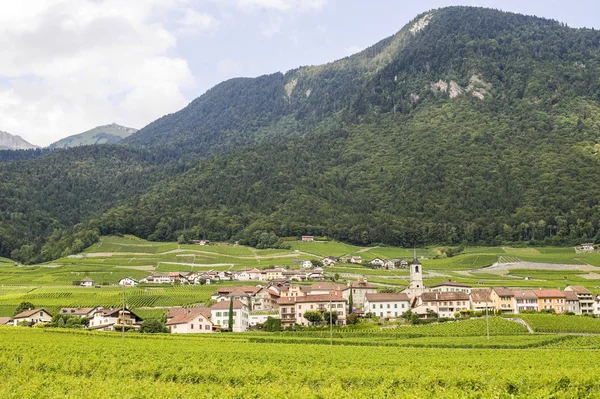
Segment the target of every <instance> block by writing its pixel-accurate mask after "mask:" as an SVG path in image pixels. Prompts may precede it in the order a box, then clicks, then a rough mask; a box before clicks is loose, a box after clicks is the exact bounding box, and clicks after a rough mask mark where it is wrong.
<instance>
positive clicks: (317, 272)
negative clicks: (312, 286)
mask: <svg viewBox="0 0 600 399" xmlns="http://www.w3.org/2000/svg"><path fill="white" fill-rule="evenodd" d="M305 279H306V280H323V279H325V275H324V274H323V269H321V268H316V269H314V270H307V271H306V273H305Z"/></svg>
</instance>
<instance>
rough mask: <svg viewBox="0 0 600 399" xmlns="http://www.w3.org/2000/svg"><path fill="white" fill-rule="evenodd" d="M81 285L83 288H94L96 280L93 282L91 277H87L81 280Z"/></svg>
mask: <svg viewBox="0 0 600 399" xmlns="http://www.w3.org/2000/svg"><path fill="white" fill-rule="evenodd" d="M80 284H81V286H82V287H93V286H94V280H92V279H91V278H89V277H86V278H84V279H83V280H81V283H80Z"/></svg>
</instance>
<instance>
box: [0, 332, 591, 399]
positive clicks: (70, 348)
mask: <svg viewBox="0 0 600 399" xmlns="http://www.w3.org/2000/svg"><path fill="white" fill-rule="evenodd" d="M261 337H263V339H264V338H267V339H264V340H263V341H262V342H260V341H259V338H257V337H256V336H252V335H250V334H238V335H227V334H216V335H212V336H205V337H201V336H143V335H128V336H127V337H126V338H125V340H122V339H121V337H120V335H119V334H111V333H92V332H63V331H58V330H54V331H53V330H43V329H26V328H18V327H17V328H15V327H12V328H10V327H8V328H0V379H1V380H2V384H0V397H2V398H24V397H27V398H81V397H87V398H106V397H119V398H125V399H128V398H158V397H162V398H192V397H202V398H277V399H279V398H414V397H429V398H434V397H435V398H476V397H478V398H490V397H494V398H534V397H535V398H546V397H553V398H594V397H598V396H599V395H600V380H599V379H598V374H599V373H600V364H599V363H598V362H597V359H598V356H599V354H600V353H599V352H598V351H597V350H586V351H572V350H569V349H570V346H569V344H570V343H571V342H573V343H574V345H575V347H584V348H585V347H587V346H588V345H590V344H589V342H587V343H586V341H578V342H574V341H575V339H570V340H565V339H560V340H559V339H557V338H554V339H552V338H551V337H541V338H538V337H534V338H531V337H527V336H524V337H522V338H521V337H494V338H493V340H491V341H490V343H487V342H488V341H487V340H484V338H482V337H470V338H460V340H461V341H465V342H466V343H467V344H470V345H474V346H475V347H476V348H477V349H452V348H446V347H444V345H452V344H453V342H454V343H455V342H456V338H441V339H440V338H438V339H432V338H423V339H420V341H419V339H417V340H415V341H417V342H415V343H414V345H415V346H414V347H399V346H386V345H384V344H383V343H382V344H381V345H374V346H369V347H368V348H365V347H364V346H361V344H362V343H364V342H365V340H360V339H358V340H357V341H356V344H353V343H352V342H346V343H344V344H341V345H337V344H336V345H334V346H333V347H329V346H325V345H324V343H326V340H325V341H321V342H319V343H317V344H311V343H308V342H303V341H298V342H295V338H293V337H290V338H281V337H279V338H278V337H277V336H275V335H272V334H268V333H265V334H263V335H261ZM269 338H270V339H272V340H275V339H280V340H281V339H283V341H281V342H280V343H274V342H269ZM582 339H583V338H582ZM452 340H454V341H452ZM396 341H397V342H398V343H400V342H402V341H410V340H407V339H399V340H396ZM436 342H438V345H437V346H436ZM493 342H496V343H498V344H503V343H507V342H516V343H518V344H519V345H521V346H520V347H519V348H518V349H516V350H515V349H502V350H498V349H496V348H495V347H494V346H492V345H493ZM527 343H528V344H535V345H538V348H536V349H527V346H526V344H527ZM499 348H502V346H501V345H500V346H499ZM539 348H541V349H539ZM57 354H60V356H57Z"/></svg>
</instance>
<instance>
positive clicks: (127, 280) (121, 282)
mask: <svg viewBox="0 0 600 399" xmlns="http://www.w3.org/2000/svg"><path fill="white" fill-rule="evenodd" d="M119 285H124V286H125V287H135V286H136V285H138V281H137V280H135V279H133V278H131V277H125V278H122V279H120V280H119Z"/></svg>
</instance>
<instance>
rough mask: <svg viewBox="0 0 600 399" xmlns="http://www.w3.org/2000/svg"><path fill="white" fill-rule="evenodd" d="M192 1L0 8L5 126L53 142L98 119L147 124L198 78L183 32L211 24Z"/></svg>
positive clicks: (36, 3) (61, 1)
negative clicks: (183, 51) (177, 52)
mask: <svg viewBox="0 0 600 399" xmlns="http://www.w3.org/2000/svg"><path fill="white" fill-rule="evenodd" d="M190 7H191V6H190V5H189V4H188V2H187V0H127V1H122V0H103V1H98V0H28V1H26V2H25V1H23V2H21V1H16V2H3V7H2V13H0V48H2V56H1V57H2V62H0V81H3V84H2V85H0V130H5V131H8V132H10V133H13V134H19V135H21V136H22V137H24V138H25V139H27V140H28V141H31V142H32V143H34V144H38V145H47V144H49V143H51V142H53V141H55V140H57V139H59V138H61V137H64V136H66V135H69V134H74V133H78V132H82V131H84V130H87V129H89V128H92V127H94V126H96V125H100V124H106V123H110V122H117V123H121V124H124V125H128V126H132V127H137V128H140V127H143V126H144V125H146V124H147V123H149V122H151V121H152V120H154V119H156V118H158V117H160V116H162V115H164V114H166V113H169V112H173V111H176V110H178V109H180V108H182V107H184V106H185V105H186V104H187V103H188V101H187V100H186V99H185V97H184V95H183V94H182V90H184V89H185V88H188V87H191V86H192V85H193V84H194V77H193V75H192V73H191V71H190V69H189V67H188V64H187V61H186V60H184V59H182V58H178V57H177V56H173V55H171V53H172V50H173V49H174V48H175V47H176V45H177V37H176V36H175V34H174V33H172V32H170V31H169V30H167V28H166V27H165V25H164V24H163V22H162V21H161V20H160V19H159V18H157V17H158V16H166V15H170V14H171V13H176V14H177V15H181V16H182V17H181V18H180V19H178V20H176V22H177V24H178V28H177V29H179V30H180V31H191V30H194V31H199V30H209V29H214V28H215V27H216V24H217V23H218V22H217V21H216V20H215V19H214V18H212V17H211V16H210V15H208V14H203V13H200V12H198V11H195V10H193V9H191V8H190Z"/></svg>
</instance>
